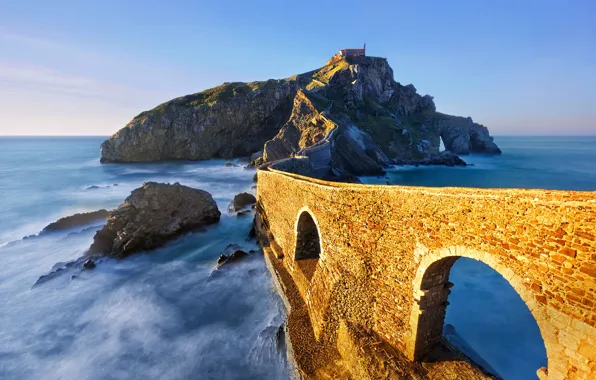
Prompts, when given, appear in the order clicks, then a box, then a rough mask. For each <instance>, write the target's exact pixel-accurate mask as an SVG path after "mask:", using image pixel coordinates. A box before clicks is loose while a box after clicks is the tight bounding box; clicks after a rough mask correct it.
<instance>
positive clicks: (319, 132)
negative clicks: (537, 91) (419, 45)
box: [101, 54, 501, 178]
mask: <svg viewBox="0 0 596 380" xmlns="http://www.w3.org/2000/svg"><path fill="white" fill-rule="evenodd" d="M441 140H442V141H443V143H444V146H445V148H446V150H448V151H450V152H451V153H453V154H451V155H449V156H447V157H441V155H440V153H439V146H440V141H441ZM256 152H258V153H256ZM255 153H256V154H255ZM469 153H485V154H499V153H501V151H500V149H499V148H498V147H497V145H496V144H495V143H494V142H493V138H492V137H491V136H490V134H489V131H488V129H487V128H486V127H485V126H483V125H480V124H477V123H474V122H473V121H472V119H471V118H469V117H467V118H466V117H457V116H450V115H446V114H442V113H440V112H437V111H436V107H435V104H434V102H433V98H432V97H431V96H429V95H424V96H422V95H420V94H418V93H417V91H416V88H415V87H414V86H413V85H407V86H404V85H402V84H400V83H399V82H397V81H395V79H394V76H393V70H392V68H391V67H390V65H389V63H388V62H387V60H386V59H385V58H379V57H369V56H353V57H346V56H341V55H340V54H337V55H335V56H333V57H332V58H331V59H330V60H329V61H328V62H327V63H326V64H325V65H324V66H323V67H321V68H319V69H317V70H313V71H310V72H307V73H304V74H299V75H294V76H292V77H289V78H286V79H281V80H273V79H272V80H268V81H262V82H249V83H242V82H234V83H224V84H222V85H221V86H218V87H215V88H212V89H208V90H205V91H203V92H199V93H196V94H192V95H187V96H182V97H179V98H176V99H173V100H170V101H168V102H166V103H163V104H161V105H159V106H157V107H155V108H154V109H152V110H149V111H145V112H142V113H141V114H139V115H138V116H136V117H135V118H134V119H133V120H132V121H130V123H128V125H126V126H125V127H124V128H122V129H121V130H120V131H118V132H117V133H115V134H114V135H113V136H111V137H110V138H109V139H108V140H106V141H105V142H104V143H103V144H102V145H101V161H102V162H143V161H162V160H206V159H211V158H232V157H240V156H251V155H252V156H253V159H254V160H255V163H256V164H261V163H267V162H272V161H277V160H281V159H285V158H289V157H293V156H307V157H309V158H310V166H311V167H312V169H313V171H312V173H311V174H312V175H313V176H318V177H322V178H324V177H330V176H338V175H342V174H344V173H345V174H351V175H367V174H377V173H380V172H382V168H383V167H386V166H387V165H390V164H402V163H416V162H418V161H420V162H423V163H425V162H426V163H438V164H459V161H456V163H454V161H453V160H454V159H452V158H451V157H455V158H457V157H456V156H455V155H465V154H469Z"/></svg>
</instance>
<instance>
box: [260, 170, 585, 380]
mask: <svg viewBox="0 0 596 380" xmlns="http://www.w3.org/2000/svg"><path fill="white" fill-rule="evenodd" d="M257 199H258V209H259V215H260V218H261V220H262V221H263V225H264V226H265V227H266V229H267V231H268V234H269V239H270V240H271V246H273V247H275V248H276V250H275V252H276V255H277V256H278V257H279V258H282V257H283V265H284V267H285V268H286V269H287V270H288V273H290V274H291V277H292V280H293V282H294V283H295V286H296V288H297V289H298V291H299V293H300V296H301V297H302V298H303V299H304V301H305V303H306V305H307V308H308V317H309V318H310V322H311V323H312V328H313V330H314V334H315V336H316V338H317V339H319V340H321V339H326V340H328V341H334V340H335V339H336V337H337V333H338V330H339V328H340V326H343V325H344V322H346V323H349V324H351V325H358V326H362V328H364V329H368V330H369V331H373V332H374V333H375V334H377V335H378V336H380V337H382V338H383V339H384V340H385V341H386V342H387V343H389V344H390V345H391V346H393V347H394V348H396V349H398V350H399V351H401V352H402V353H404V354H405V355H406V356H407V357H409V358H410V359H412V360H418V359H420V358H421V357H423V356H424V355H425V354H426V353H427V352H428V351H429V350H430V349H432V347H433V345H435V344H436V343H437V341H438V340H439V339H440V336H441V328H442V326H443V322H444V316H445V310H446V307H447V305H448V302H447V297H448V295H449V292H450V290H449V289H450V287H451V286H452V284H451V283H449V282H448V276H449V270H450V269H451V266H452V265H453V263H454V262H455V260H457V258H458V257H469V258H472V259H476V260H480V261H482V262H484V263H486V264H488V265H489V266H490V267H492V268H493V269H494V270H496V271H497V272H499V273H500V274H501V275H502V276H503V277H504V278H505V279H506V280H508V281H509V283H510V284H511V285H512V286H513V288H514V289H515V290H516V291H517V293H518V294H519V296H520V297H521V298H522V299H523V301H524V302H525V303H526V305H527V306H528V308H529V309H530V311H531V313H532V315H533V316H534V318H535V319H536V322H537V324H538V327H539V328H540V332H541V334H542V338H543V339H544V343H545V347H546V351H547V356H548V367H547V368H542V369H538V368H537V370H538V375H539V376H540V377H541V378H547V379H551V380H552V379H588V378H596V193H593V192H572V191H546V190H519V189H471V188H420V187H401V186H375V185H356V184H346V183H333V182H325V181H320V180H315V179H310V178H307V177H301V176H298V175H294V174H289V173H284V172H279V171H276V170H273V169H270V170H268V171H259V174H258V194H257ZM305 213H306V214H305ZM305 215H306V216H305ZM315 227H316V232H315V231H314V229H313V228H315ZM297 237H301V238H297ZM304 239H307V240H309V241H305V240H304ZM317 245H319V246H318V247H317ZM302 260H307V261H308V263H301V261H302ZM479 312H481V311H479Z"/></svg>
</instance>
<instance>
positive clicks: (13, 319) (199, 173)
mask: <svg viewBox="0 0 596 380" xmlns="http://www.w3.org/2000/svg"><path fill="white" fill-rule="evenodd" d="M102 141H103V138H99V137H93V138H91V137H85V138H80V137H79V138H0V194H1V195H2V197H1V198H0V245H2V246H1V247H0V299H1V300H2V303H1V305H0V379H15V380H24V379H264V378H267V379H286V378H288V376H289V375H288V373H289V372H288V371H289V370H288V365H287V361H286V358H285V356H284V355H285V349H284V348H283V339H281V341H280V339H279V334H278V332H279V326H281V325H282V324H283V321H284V318H285V316H284V310H283V306H282V304H281V301H280V299H279V296H278V295H277V294H276V293H275V291H274V290H273V288H272V286H271V283H270V277H269V274H268V272H267V269H266V267H265V264H264V262H263V259H262V256H261V255H259V254H255V255H254V256H253V257H251V258H250V259H248V260H246V261H243V262H240V263H238V264H237V265H233V266H230V267H228V268H225V269H222V270H221V273H218V275H216V276H213V275H211V272H212V269H213V267H214V265H215V262H216V260H217V257H218V256H219V254H220V253H221V252H222V251H223V250H224V249H225V247H226V246H227V245H228V244H238V245H239V246H241V247H242V248H243V249H245V250H247V251H248V250H249V249H257V246H256V245H255V243H254V242H247V241H246V237H247V234H248V232H249V230H250V227H251V222H252V218H250V217H247V218H237V217H235V216H230V215H228V214H227V206H228V204H229V202H230V201H231V199H232V198H233V196H234V195H235V194H237V193H238V192H241V191H254V190H253V189H251V186H252V177H253V175H254V171H252V170H245V169H244V168H243V167H242V166H238V167H227V166H225V165H224V164H225V161H222V160H219V161H208V162H200V163H196V162H195V163H188V162H180V163H164V164H138V165H116V164H112V165H100V164H99V144H100V143H101V142H102ZM149 180H151V181H159V182H170V183H172V182H180V183H182V184H185V185H188V186H192V187H196V188H201V189H205V190H207V191H209V192H210V193H212V194H213V196H214V198H215V200H216V201H217V203H218V207H219V209H220V210H221V211H222V217H221V220H220V222H219V223H218V224H216V225H214V226H212V227H209V228H207V229H206V231H203V232H197V233H192V234H188V235H186V236H184V237H181V238H179V239H177V240H175V241H173V242H172V243H170V244H167V245H166V246H165V247H163V248H160V249H158V250H156V251H155V252H152V253H151V254H139V255H135V256H132V257H130V258H128V259H126V260H122V261H116V260H105V261H103V262H101V263H99V264H98V266H97V267H96V268H95V269H94V270H92V271H85V272H81V271H79V270H75V269H73V268H70V269H66V270H64V271H62V272H60V275H59V276H56V277H55V278H53V279H51V280H50V281H46V282H44V283H42V284H40V285H38V286H33V285H34V284H35V282H36V281H37V279H38V278H39V277H40V276H42V275H44V274H47V273H49V272H50V271H52V269H53V268H60V267H64V264H61V263H65V262H68V261H71V260H74V259H77V258H78V257H80V256H81V255H82V254H83V252H84V251H85V250H86V249H87V248H88V247H89V245H90V243H91V242H92V239H93V234H94V230H95V229H91V230H83V228H79V229H74V230H72V231H65V232H63V233H55V234H51V235H49V236H46V237H43V238H33V239H26V240H21V238H22V237H23V236H27V235H31V234H37V233H38V232H39V231H40V230H41V229H42V228H43V227H44V226H45V225H46V224H48V223H49V222H52V221H54V220H56V219H57V218H59V217H61V216H66V215H71V214H73V213H75V212H82V211H93V210H97V209H99V208H107V209H110V208H114V207H116V206H118V205H119V204H120V203H121V202H122V201H123V200H124V198H125V197H126V196H128V195H129V194H130V192H131V190H133V189H134V188H136V187H138V186H139V185H141V184H142V183H143V182H145V181H149ZM116 185H117V186H116ZM92 186H96V187H98V188H90V187H92ZM82 230H83V231H82Z"/></svg>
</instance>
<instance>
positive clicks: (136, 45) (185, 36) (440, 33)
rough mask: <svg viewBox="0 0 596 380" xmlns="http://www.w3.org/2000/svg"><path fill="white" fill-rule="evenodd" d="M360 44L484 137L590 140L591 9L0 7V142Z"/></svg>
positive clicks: (594, 19)
mask: <svg viewBox="0 0 596 380" xmlns="http://www.w3.org/2000/svg"><path fill="white" fill-rule="evenodd" d="M364 42H366V44H367V52H368V53H369V54H370V55H375V56H383V57H387V58H388V60H389V63H390V64H391V66H392V67H393V70H394V72H395V78H396V80H397V81H399V82H401V83H402V84H408V83H412V84H414V85H415V86H416V88H417V89H418V91H419V92H420V93H422V94H430V95H432V96H434V97H435V102H436V104H437V108H438V110H439V111H441V112H445V113H450V114H455V115H461V116H471V117H472V118H474V120H475V121H477V122H480V123H483V124H485V125H487V126H488V127H489V129H490V130H491V132H492V134H494V135H551V134H555V135H557V134H558V135H561V134H563V135H565V134H583V135H587V134H590V135H594V134H596V2H594V1H592V0H589V1H582V0H577V1H572V0H569V1H563V0H557V1H551V0H542V1H530V0H524V1H497V0H492V1H489V0H470V1H464V0H459V1H430V0H426V1H397V0H394V1H370V2H364V1H348V0H346V1H341V2H329V1H323V0H318V1H311V0H302V1H291V2H290V1H283V0H277V1H262V0H251V1H236V0H233V1H232V0H229V1H198V0H195V1H175V0H171V1H167V2H166V1H153V0H145V1H136V0H134V1H123V0H120V1H113V0H103V1H91V0H89V1H61V0H55V1H51V2H50V1H45V0H38V1H28V0H18V1H6V0H0V135H6V134H13V135H14V134H17V135H31V134H33V135H37V134H42V135H74V134H87V135H108V134H112V133H114V132H116V131H117V130H118V129H119V128H121V127H122V126H124V125H125V124H126V123H127V122H128V121H129V120H130V119H131V118H132V117H134V116H135V115H137V114H138V113H140V112H141V111H143V110H146V109H149V108H152V107H154V106H155V105H157V104H159V103H162V102H163V101H166V100H168V99H170V98H173V97H177V96H181V95H184V94H188V93H193V92H198V91H201V90H203V89H206V88H209V87H213V86H216V85H218V84H220V83H222V82H224V81H252V80H262V79H268V78H282V77H287V76H290V75H293V74H296V73H301V72H305V71H309V70H311V69H314V68H316V67H319V66H321V65H323V64H324V62H325V61H326V60H327V59H328V58H329V57H330V56H331V55H332V54H334V53H335V52H336V50H338V49H340V48H344V47H358V46H360V45H361V44H362V43H364Z"/></svg>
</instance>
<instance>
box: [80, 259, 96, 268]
mask: <svg viewBox="0 0 596 380" xmlns="http://www.w3.org/2000/svg"><path fill="white" fill-rule="evenodd" d="M93 268H95V261H93V260H91V259H87V261H85V262H84V263H83V269H93Z"/></svg>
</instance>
